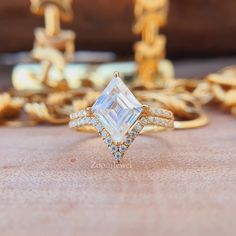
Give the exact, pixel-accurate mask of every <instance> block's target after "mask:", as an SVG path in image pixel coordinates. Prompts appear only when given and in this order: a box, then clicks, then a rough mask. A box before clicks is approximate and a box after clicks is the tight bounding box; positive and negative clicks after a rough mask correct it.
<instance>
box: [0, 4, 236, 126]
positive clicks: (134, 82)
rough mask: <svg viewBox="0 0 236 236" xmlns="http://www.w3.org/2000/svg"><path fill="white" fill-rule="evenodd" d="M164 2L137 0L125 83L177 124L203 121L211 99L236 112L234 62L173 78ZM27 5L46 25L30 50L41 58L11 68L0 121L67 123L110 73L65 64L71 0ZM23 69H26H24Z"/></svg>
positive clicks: (70, 42) (70, 45)
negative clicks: (130, 63)
mask: <svg viewBox="0 0 236 236" xmlns="http://www.w3.org/2000/svg"><path fill="white" fill-rule="evenodd" d="M168 4H169V2H168V1H167V0H136V4H135V10H134V12H135V17H136V20H135V23H134V27H133V31H134V33H135V34H140V35H141V41H139V42H137V43H136V44H135V45H134V50H135V61H136V65H137V69H135V70H136V71H133V74H132V78H133V79H131V80H129V81H127V83H128V85H129V86H130V88H131V89H132V90H133V92H134V93H135V95H136V96H137V97H138V99H139V100H140V101H141V102H142V103H146V104H150V105H152V106H154V107H155V106H157V107H163V108H166V109H169V110H171V111H172V112H173V113H174V115H175V119H176V120H177V121H176V122H175V127H176V128H180V129H182V128H195V127H199V126H203V125H206V124H207V123H208V118H207V116H206V114H205V113H204V112H203V105H206V104H209V103H215V104H217V105H218V106H219V107H222V108H224V109H227V110H228V111H230V112H231V113H232V114H233V115H236V67H234V66H232V67H228V68H225V69H222V70H221V71H219V72H217V73H215V74H210V75H207V76H206V77H205V78H204V79H203V80H200V79H195V80H193V79H175V78H174V71H173V65H172V63H171V62H170V61H168V60H166V59H164V57H165V47H166V38H165V37H164V36H163V35H161V34H160V33H159V30H160V28H161V27H163V26H164V25H165V24H166V20H167V13H168ZM31 10H32V12H33V13H35V14H37V15H44V17H45V28H38V29H36V30H35V43H34V48H33V50H32V57H33V58H34V59H35V60H37V61H38V63H39V64H37V65H36V67H34V66H35V65H34V66H32V65H19V67H17V70H15V72H13V77H12V82H13V86H14V89H9V91H8V92H4V93H2V94H0V124H1V125H8V126H24V125H36V124H40V123H48V124H54V125H56V124H66V123H67V122H68V120H69V118H68V116H69V114H70V113H72V112H74V111H77V110H80V109H83V108H85V107H87V106H91V105H92V104H93V103H94V101H95V100H96V98H97V97H98V96H99V94H100V91H101V89H102V88H103V87H104V86H105V84H106V83H107V80H108V79H109V78H107V77H106V76H103V75H102V74H99V73H98V69H99V66H100V65H93V66H91V67H89V69H88V71H86V76H82V77H81V76H79V72H80V71H79V69H78V68H79V67H78V66H77V65H72V64H70V65H68V63H70V62H71V61H72V58H73V54H74V39H75V33H74V32H73V31H70V30H63V29H61V26H60V21H61V20H65V21H68V20H72V18H73V13H72V8H71V1H70V0H64V1H59V0H51V1H45V0H37V1H33V0H32V2H31ZM78 37H79V36H78ZM126 66H127V65H126V64H124V67H126ZM132 68H133V67H132ZM22 69H23V70H24V71H26V72H27V73H26V74H22ZM110 69H113V70H114V71H115V70H117V68H116V67H115V66H113V67H112V68H110ZM132 70H133V69H132ZM96 73H98V75H97V77H99V78H98V79H94V74H96ZM121 73H122V71H121ZM123 73H125V72H123ZM108 74H110V72H108Z"/></svg>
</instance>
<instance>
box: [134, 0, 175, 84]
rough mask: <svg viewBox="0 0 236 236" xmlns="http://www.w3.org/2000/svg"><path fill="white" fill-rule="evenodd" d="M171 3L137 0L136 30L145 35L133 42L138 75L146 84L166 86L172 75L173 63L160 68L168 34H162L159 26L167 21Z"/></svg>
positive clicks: (166, 1)
mask: <svg viewBox="0 0 236 236" xmlns="http://www.w3.org/2000/svg"><path fill="white" fill-rule="evenodd" d="M168 4H169V2H168V0H136V4H135V10H134V12H135V16H136V22H135V24H134V27H133V31H134V33H135V34H141V37H142V39H141V41H140V42H137V43H136V44H135V45H134V50H135V61H136V63H137V65H138V70H137V74H138V75H137V76H138V79H139V81H140V83H141V84H142V85H143V86H145V87H147V88H153V87H156V86H159V87H163V86H165V84H166V82H167V80H171V79H172V78H169V77H168V75H169V74H170V72H169V71H170V70H171V67H165V68H164V70H163V69H162V70H161V69H160V62H161V61H162V60H163V58H164V57H165V47H166V38H165V37H164V36H163V35H160V34H159V29H160V28H161V27H163V26H164V25H165V24H166V19H167V13H168ZM160 71H162V73H160ZM163 71H164V73H163Z"/></svg>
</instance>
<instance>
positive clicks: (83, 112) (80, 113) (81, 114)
mask: <svg viewBox="0 0 236 236" xmlns="http://www.w3.org/2000/svg"><path fill="white" fill-rule="evenodd" d="M78 115H79V116H86V115H87V112H86V110H82V111H80V112H79V113H78Z"/></svg>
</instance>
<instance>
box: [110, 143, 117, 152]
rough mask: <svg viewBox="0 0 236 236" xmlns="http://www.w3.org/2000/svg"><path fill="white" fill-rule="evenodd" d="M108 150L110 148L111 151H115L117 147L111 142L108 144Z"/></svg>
mask: <svg viewBox="0 0 236 236" xmlns="http://www.w3.org/2000/svg"><path fill="white" fill-rule="evenodd" d="M110 150H111V151H112V152H116V151H117V150H118V148H117V146H116V145H114V144H112V145H111V146H110Z"/></svg>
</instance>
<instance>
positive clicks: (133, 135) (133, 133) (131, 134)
mask: <svg viewBox="0 0 236 236" xmlns="http://www.w3.org/2000/svg"><path fill="white" fill-rule="evenodd" d="M136 135H137V133H136V132H135V131H131V132H130V133H129V136H130V137H131V138H134V137H135V136H136Z"/></svg>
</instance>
